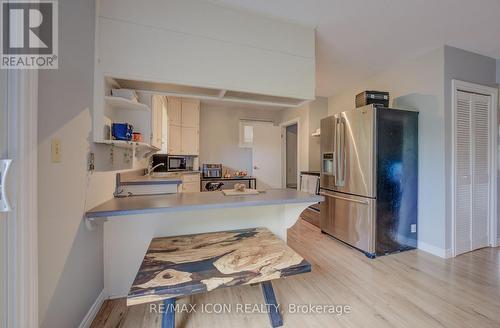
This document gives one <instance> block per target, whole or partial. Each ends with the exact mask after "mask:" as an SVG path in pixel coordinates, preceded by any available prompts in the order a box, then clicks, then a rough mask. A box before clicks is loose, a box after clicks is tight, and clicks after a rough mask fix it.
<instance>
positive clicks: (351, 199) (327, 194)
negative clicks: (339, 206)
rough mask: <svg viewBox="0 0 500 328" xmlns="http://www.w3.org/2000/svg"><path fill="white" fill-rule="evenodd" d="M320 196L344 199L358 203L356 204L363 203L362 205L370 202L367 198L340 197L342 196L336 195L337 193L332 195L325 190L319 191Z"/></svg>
mask: <svg viewBox="0 0 500 328" xmlns="http://www.w3.org/2000/svg"><path fill="white" fill-rule="evenodd" d="M319 194H320V195H321V196H325V197H332V198H336V199H340V200H345V201H347V202H353V203H358V204H363V205H369V204H370V203H369V202H368V201H367V200H359V199H354V198H347V197H342V196H337V195H332V194H329V193H326V192H320V193H319Z"/></svg>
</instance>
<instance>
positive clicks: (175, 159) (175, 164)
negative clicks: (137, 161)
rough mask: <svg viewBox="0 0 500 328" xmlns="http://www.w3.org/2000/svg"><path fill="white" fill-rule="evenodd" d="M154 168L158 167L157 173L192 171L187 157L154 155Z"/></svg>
mask: <svg viewBox="0 0 500 328" xmlns="http://www.w3.org/2000/svg"><path fill="white" fill-rule="evenodd" d="M162 164H163V165H162ZM158 165H159V166H158ZM152 166H153V167H155V166H158V167H157V168H156V169H155V172H178V171H188V170H191V169H192V168H191V167H189V166H188V157H187V156H170V155H167V154H155V155H153V163H152Z"/></svg>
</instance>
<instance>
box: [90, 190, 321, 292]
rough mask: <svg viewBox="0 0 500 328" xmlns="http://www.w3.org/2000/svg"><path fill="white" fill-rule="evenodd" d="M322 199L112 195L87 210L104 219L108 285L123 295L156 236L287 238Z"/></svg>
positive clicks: (279, 194) (275, 193) (286, 194)
mask: <svg viewBox="0 0 500 328" xmlns="http://www.w3.org/2000/svg"><path fill="white" fill-rule="evenodd" d="M322 200H323V197H321V196H317V195H310V194H307V193H304V192H300V191H296V190H290V189H274V190H267V191H265V192H262V193H259V194H258V195H246V196H224V195H223V193H222V192H205V193H179V194H170V195H150V196H133V197H125V198H113V199H111V200H109V201H107V202H105V203H103V204H101V205H99V206H97V207H95V208H93V209H91V210H89V211H87V212H86V214H85V216H86V219H87V220H88V221H91V222H101V221H105V223H104V288H105V290H106V293H107V294H108V295H109V296H110V297H112V298H116V297H124V296H126V295H127V293H128V290H129V288H130V286H131V284H132V282H133V279H134V277H135V273H136V272H137V269H138V268H139V266H140V263H141V260H142V258H143V256H144V253H145V252H146V250H147V248H148V246H149V243H150V241H151V239H152V238H154V237H165V236H177V235H186V234H194V233H204V232H213V231H225V230H235V229H244V228H256V227H265V228H268V229H269V230H271V231H272V232H273V233H275V234H276V235H277V236H279V237H280V238H281V239H283V240H285V241H286V231H287V229H288V228H290V227H291V226H293V225H294V224H295V222H296V221H297V219H298V218H299V215H300V213H301V212H302V211H303V210H304V209H305V208H307V207H308V206H309V205H312V204H314V203H317V202H320V201H322Z"/></svg>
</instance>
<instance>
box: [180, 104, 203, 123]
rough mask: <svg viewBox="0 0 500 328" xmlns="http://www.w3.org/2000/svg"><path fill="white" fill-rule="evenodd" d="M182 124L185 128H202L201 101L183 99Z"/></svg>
mask: <svg viewBox="0 0 500 328" xmlns="http://www.w3.org/2000/svg"><path fill="white" fill-rule="evenodd" d="M181 117H182V120H181V121H182V123H181V125H182V126H183V127H192V128H199V127H200V101H199V100H196V99H182V115H181Z"/></svg>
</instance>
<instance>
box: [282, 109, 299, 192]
mask: <svg viewBox="0 0 500 328" xmlns="http://www.w3.org/2000/svg"><path fill="white" fill-rule="evenodd" d="M295 124H297V190H300V171H301V166H300V155H301V153H300V151H301V148H300V132H301V130H300V129H301V126H300V117H297V118H294V119H292V120H289V121H286V122H283V123H280V127H281V185H282V188H284V189H286V128H287V127H289V126H290V125H295Z"/></svg>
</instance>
